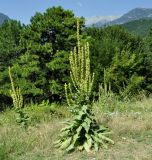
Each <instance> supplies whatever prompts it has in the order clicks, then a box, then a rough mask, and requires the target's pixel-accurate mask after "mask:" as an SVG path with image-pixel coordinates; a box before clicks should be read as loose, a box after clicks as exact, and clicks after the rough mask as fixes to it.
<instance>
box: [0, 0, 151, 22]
mask: <svg viewBox="0 0 152 160" xmlns="http://www.w3.org/2000/svg"><path fill="white" fill-rule="evenodd" d="M58 5H61V6H62V7H63V8H65V9H71V10H73V11H74V13H75V15H76V16H84V17H92V16H110V15H112V16H119V15H122V14H124V13H126V12H128V11H129V10H131V9H133V8H136V7H142V8H152V0H0V12H1V13H4V14H6V15H8V16H9V17H10V18H12V19H16V20H20V21H21V22H22V23H25V24H28V23H29V22H30V17H31V16H34V14H35V12H44V11H45V10H46V9H47V8H49V7H52V6H58Z"/></svg>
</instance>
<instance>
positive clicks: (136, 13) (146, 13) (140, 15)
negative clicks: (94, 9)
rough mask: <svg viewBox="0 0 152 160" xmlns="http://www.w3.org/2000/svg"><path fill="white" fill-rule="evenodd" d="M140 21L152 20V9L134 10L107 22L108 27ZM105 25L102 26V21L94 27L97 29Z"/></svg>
mask: <svg viewBox="0 0 152 160" xmlns="http://www.w3.org/2000/svg"><path fill="white" fill-rule="evenodd" d="M139 19H152V8H135V9H132V10H131V11H129V12H127V13H126V14H124V15H122V16H121V17H119V18H117V19H114V20H112V21H109V22H107V23H106V25H115V24H124V23H127V22H131V21H134V20H139ZM104 25H105V24H102V21H98V22H97V23H95V24H94V26H96V27H102V26H104Z"/></svg>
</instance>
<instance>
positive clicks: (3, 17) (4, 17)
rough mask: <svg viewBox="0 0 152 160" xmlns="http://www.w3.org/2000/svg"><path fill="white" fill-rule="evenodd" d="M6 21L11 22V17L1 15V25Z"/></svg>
mask: <svg viewBox="0 0 152 160" xmlns="http://www.w3.org/2000/svg"><path fill="white" fill-rule="evenodd" d="M6 20H9V17H8V16H6V15H5V14H3V13H0V25H1V24H2V23H3V22H4V21H6Z"/></svg>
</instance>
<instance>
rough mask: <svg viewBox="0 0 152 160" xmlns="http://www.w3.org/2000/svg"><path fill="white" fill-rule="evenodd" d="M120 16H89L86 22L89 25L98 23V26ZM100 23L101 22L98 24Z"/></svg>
mask: <svg viewBox="0 0 152 160" xmlns="http://www.w3.org/2000/svg"><path fill="white" fill-rule="evenodd" d="M117 18H118V16H95V17H88V18H85V24H86V26H87V27H89V26H92V25H94V24H96V26H98V25H99V26H100V25H105V24H107V23H109V22H111V21H113V20H114V19H117ZM98 23H99V24H98Z"/></svg>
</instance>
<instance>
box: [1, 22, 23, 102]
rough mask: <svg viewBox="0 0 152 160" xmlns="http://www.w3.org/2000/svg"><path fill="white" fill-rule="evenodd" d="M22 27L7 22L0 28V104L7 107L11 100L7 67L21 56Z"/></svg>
mask: <svg viewBox="0 0 152 160" xmlns="http://www.w3.org/2000/svg"><path fill="white" fill-rule="evenodd" d="M22 28H23V27H22V25H21V24H20V22H17V21H15V20H9V21H6V22H5V23H3V24H2V25H1V26H0V99H1V100H0V103H1V104H4V105H8V104H10V103H11V100H10V98H9V96H8V94H9V90H10V82H9V77H8V67H9V66H11V65H12V64H13V63H14V61H15V60H16V58H17V57H18V56H19V55H20V54H21V50H22V49H21V47H20V46H19V40H20V33H21V31H22Z"/></svg>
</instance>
